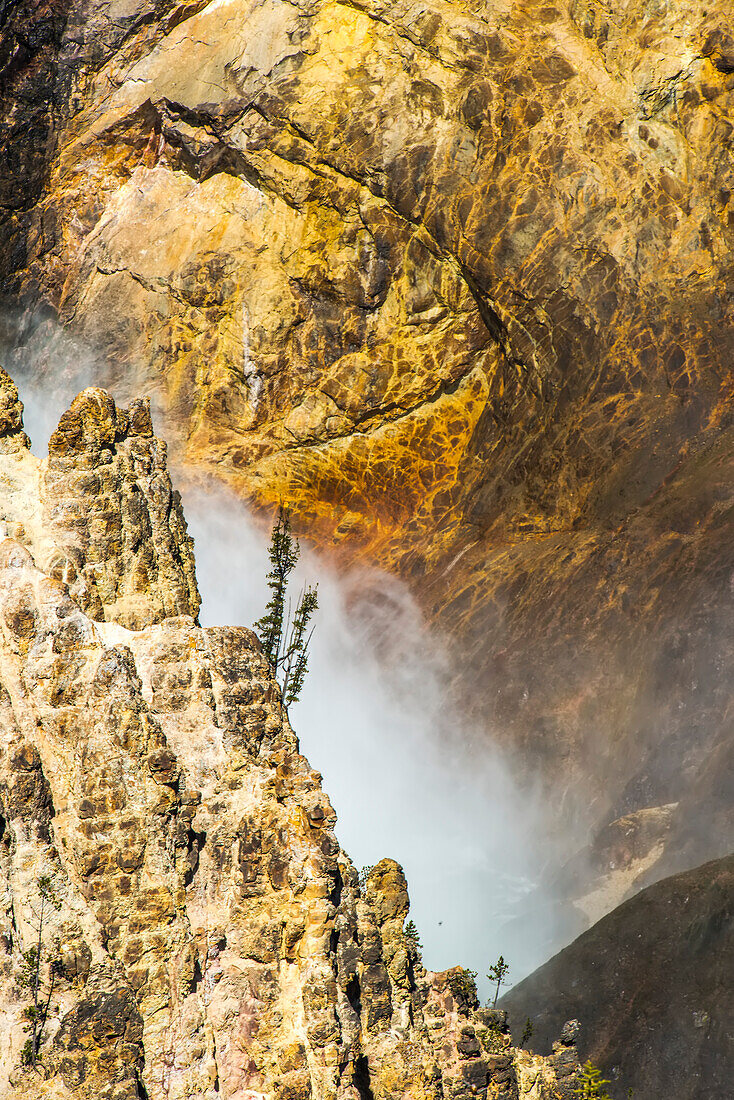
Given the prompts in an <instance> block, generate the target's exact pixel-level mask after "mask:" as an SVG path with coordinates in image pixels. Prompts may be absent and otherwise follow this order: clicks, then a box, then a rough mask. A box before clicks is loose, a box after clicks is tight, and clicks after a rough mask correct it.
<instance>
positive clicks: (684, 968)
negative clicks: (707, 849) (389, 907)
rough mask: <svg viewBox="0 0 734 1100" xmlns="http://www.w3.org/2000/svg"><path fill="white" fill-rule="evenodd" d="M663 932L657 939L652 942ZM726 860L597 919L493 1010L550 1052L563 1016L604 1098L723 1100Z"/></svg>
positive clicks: (730, 916)
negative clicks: (603, 1087) (574, 1022)
mask: <svg viewBox="0 0 734 1100" xmlns="http://www.w3.org/2000/svg"><path fill="white" fill-rule="evenodd" d="M661 929H662V930H664V935H661V934H660V933H661ZM733 971H734V856H729V857H727V858H726V859H722V860H717V861H715V862H712V863H708V864H705V865H704V866H702V867H697V868H695V869H694V870H692V871H686V872H684V873H682V874H679V875H674V876H672V877H670V878H667V879H664V880H663V881H662V882H658V883H656V884H655V885H653V886H650V887H648V888H647V889H645V890H643V891H642V893H640V894H638V895H637V896H636V897H634V898H631V899H630V900H629V901H627V902H625V904H624V905H620V906H619V908H618V909H615V911H614V912H613V913H610V914H609V915H608V916H606V917H604V919H603V920H600V921H599V923H598V924H595V925H594V927H593V928H591V929H590V930H589V931H588V932H585V933H584V934H583V935H582V936H580V937H579V939H578V940H576V941H575V943H573V944H571V945H570V947H567V948H565V949H564V950H563V951H561V952H560V953H559V954H558V955H556V956H555V958H553V959H551V960H550V961H549V962H548V963H546V964H545V966H542V967H540V969H539V970H537V971H536V972H535V974H533V975H531V976H530V977H529V978H527V979H526V980H525V981H524V982H521V983H520V984H519V985H517V986H515V988H514V989H512V990H510V992H509V993H508V994H506V995H505V997H503V999H502V1004H503V1005H504V1006H505V1007H506V1008H507V1009H509V1011H510V1014H511V1017H512V1019H513V1021H514V1023H515V1025H519V1026H516V1027H514V1028H513V1031H515V1032H516V1034H519V1031H520V1030H521V1028H522V1020H524V1019H525V1017H526V1016H527V1015H530V1016H531V1017H532V1019H533V1023H534V1028H535V1030H534V1033H533V1043H534V1044H535V1049H538V1050H550V1049H551V1043H552V1040H553V1039H555V1037H556V1035H557V1034H558V1029H559V1028H560V1027H561V1026H562V1024H563V1021H564V1020H566V1019H567V1017H568V1015H579V1016H580V1018H581V1019H583V1020H584V1021H585V1023H586V1025H587V1026H586V1027H585V1028H584V1031H583V1032H582V1034H581V1036H580V1037H579V1049H580V1051H581V1053H582V1056H583V1058H588V1057H591V1058H593V1059H594V1061H595V1062H597V1063H598V1064H600V1065H601V1066H602V1067H603V1069H604V1071H605V1073H604V1076H605V1077H609V1078H611V1079H612V1080H613V1082H614V1087H613V1090H612V1091H613V1095H619V1096H625V1095H627V1090H628V1089H632V1094H633V1096H635V1097H641V1098H644V1100H647V1098H648V1097H649V1098H650V1100H654V1098H658V1097H669V1096H671V1097H672V1096H675V1097H684V1096H685V1097H690V1098H692V1100H693V1098H700V1100H726V1098H727V1097H729V1096H731V1061H730V1051H731V1021H732V1019H734V989H733V988H732V983H731V979H730V975H731V974H732V972H733Z"/></svg>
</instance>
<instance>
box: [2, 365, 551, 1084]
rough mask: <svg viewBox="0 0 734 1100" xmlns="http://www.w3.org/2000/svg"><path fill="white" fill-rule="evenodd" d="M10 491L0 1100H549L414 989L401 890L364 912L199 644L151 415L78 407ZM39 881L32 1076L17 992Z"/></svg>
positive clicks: (259, 733)
mask: <svg viewBox="0 0 734 1100" xmlns="http://www.w3.org/2000/svg"><path fill="white" fill-rule="evenodd" d="M4 386H5V391H6V393H8V394H9V395H10V396H11V397H12V393H13V391H12V389H11V387H10V383H9V381H8V380H4ZM12 426H13V430H15V431H20V430H21V427H22V426H21V425H18V424H16V423H15V422H13V425H12ZM0 463H2V469H1V470H0V485H4V486H5V487H6V488H5V490H4V495H3V496H2V507H3V510H4V521H5V523H6V525H7V526H8V527H9V528H12V530H13V536H14V537H9V538H5V539H4V541H2V542H1V543H0V977H1V979H2V980H1V982H0V1011H1V1012H2V1018H3V1034H4V1043H3V1045H2V1051H1V1052H0V1095H2V1096H3V1097H7V1098H8V1100H11V1098H13V1097H17V1098H18V1100H21V1098H22V1097H26V1098H28V1100H30V1098H31V1097H33V1100H40V1098H41V1097H48V1098H49V1100H50V1098H51V1097H59V1096H62V1095H63V1096H68V1097H75V1098H78V1100H82V1098H85V1100H86V1098H88V1097H89V1096H92V1095H94V1096H99V1097H103V1098H106V1100H141V1098H143V1097H146V1098H149V1100H184V1098H186V1097H199V1098H201V1100H215V1098H217V1100H225V1098H228V1100H258V1098H265V1097H268V1098H270V1097H273V1098H278V1100H302V1098H303V1100H305V1098H307V1097H314V1098H318V1100H330V1098H340V1100H342V1098H343V1100H371V1098H374V1100H383V1098H384V1100H387V1098H391V1100H394V1098H397V1097H405V1098H408V1097H412V1098H414V1100H439V1098H440V1097H452V1098H454V1100H470V1097H475V1096H478V1097H495V1096H496V1097H500V1096H502V1097H508V1098H509V1097H512V1098H513V1100H514V1098H516V1097H518V1096H520V1097H525V1098H527V1100H530V1098H533V1100H540V1098H541V1097H543V1098H549V1100H550V1098H554V1097H561V1096H563V1095H564V1093H563V1083H562V1081H563V1078H562V1075H557V1074H556V1072H555V1070H554V1068H553V1066H552V1064H551V1063H550V1062H548V1063H547V1064H546V1063H545V1062H543V1060H542V1059H536V1060H535V1061H536V1063H537V1066H536V1069H537V1070H538V1072H536V1073H535V1075H534V1076H533V1075H532V1074H531V1075H530V1076H528V1075H527V1074H526V1075H525V1077H523V1074H522V1072H521V1069H520V1067H521V1066H525V1067H527V1065H528V1064H530V1062H532V1059H531V1057H530V1056H529V1055H522V1056H520V1055H517V1056H516V1054H515V1052H514V1051H513V1049H512V1048H511V1047H510V1043H509V1038H507V1036H506V1035H500V1033H499V1032H498V1033H497V1036H496V1040H497V1041H498V1042H500V1044H501V1047H502V1050H501V1053H499V1054H498V1052H497V1050H494V1051H493V1052H491V1053H487V1052H486V1051H483V1048H482V1047H481V1046H480V1045H479V1039H478V1038H477V1035H480V1036H481V1035H482V1034H483V1033H486V1032H487V1029H486V1027H484V1032H483V1031H482V1028H483V1026H484V1025H483V1024H482V1020H481V1014H480V1015H479V1016H477V1014H476V1012H475V1008H476V1001H475V1000H472V997H471V996H469V995H467V994H466V986H465V985H463V986H462V985H461V983H460V984H459V986H458V987H457V986H456V983H455V982H454V983H453V985H452V980H451V972H449V974H448V975H433V974H429V973H426V971H425V969H424V968H423V966H422V963H421V960H420V956H419V954H418V952H417V950H416V947H415V945H414V943H413V941H412V939H410V937H408V936H406V935H405V933H404V922H405V918H406V916H407V913H408V907H409V901H408V891H407V885H406V882H405V878H404V876H403V873H402V871H401V869H400V868H399V867H398V865H397V864H396V863H395V862H394V861H392V860H389V859H385V860H383V861H382V862H381V863H379V864H378V865H377V866H376V867H375V868H373V869H372V870H371V872H370V874H369V877H368V879H367V881H366V883H365V884H364V887H363V888H361V887H360V884H359V878H358V875H357V873H356V871H355V869H354V867H353V866H352V864H351V862H350V860H349V858H348V856H347V855H346V854H345V853H344V852H343V851H342V850H341V848H340V846H339V843H338V841H337V840H336V837H335V835H334V820H335V817H334V812H333V810H332V808H331V805H330V803H329V800H328V797H327V796H326V794H325V793H324V792H323V790H322V789H321V782H320V776H319V775H318V774H317V773H316V772H314V771H313V769H312V768H311V767H310V765H309V764H308V761H307V760H306V759H305V758H304V757H303V756H302V755H301V753H300V752H299V748H298V741H297V738H296V736H295V734H294V733H293V730H292V729H291V727H290V724H289V722H288V717H287V714H286V712H285V711H284V709H283V706H282V703H281V698H280V692H279V689H278V686H277V684H276V683H275V682H274V680H273V679H272V677H271V675H270V671H269V668H268V665H267V662H266V660H265V658H264V657H263V654H262V652H261V649H260V646H259V643H258V641H257V639H256V638H255V636H254V635H253V634H252V633H251V632H250V631H248V630H246V629H244V628H233V627H229V628H227V627H222V628H208V629H203V628H201V627H200V626H199V625H198V624H197V621H196V615H195V612H196V609H197V607H198V601H197V600H196V599H195V591H196V589H195V582H194V580H193V556H192V548H191V542H190V540H189V539H188V536H186V534H185V527H184V525H183V519H182V517H181V514H180V509H179V506H178V504H177V502H176V498H175V497H174V496H173V494H172V491H171V487H170V481H169V479H168V475H167V472H166V470H165V464H164V450H163V448H162V446H161V444H160V443H159V441H157V440H156V439H155V437H154V436H153V434H152V429H151V426H150V418H149V414H148V410H147V406H145V405H144V404H142V403H138V404H135V405H133V406H131V408H130V409H129V410H127V411H124V410H120V409H118V408H116V406H115V404H114V402H113V401H112V400H111V399H110V398H109V396H108V395H107V394H106V393H104V392H103V391H100V390H87V391H85V392H84V393H82V394H81V395H80V397H79V398H78V399H77V400H76V401H75V402H74V403H73V404H72V407H71V409H70V410H69V411H68V412H67V413H66V414H64V416H63V417H62V420H61V423H60V425H59V428H58V429H57V431H56V432H55V433H54V436H53V437H52V440H51V444H50V447H49V457H48V459H47V460H45V461H43V462H39V461H38V460H36V459H34V458H33V456H32V455H30V453H29V452H28V451H27V449H26V448H23V453H22V454H21V453H20V452H15V451H12V452H9V453H7V454H3V455H1V456H0ZM8 486H10V488H7V487H8ZM34 494H35V495H34ZM161 501H164V502H166V507H162V504H161ZM21 503H24V505H25V507H24V509H21V508H20V504H21ZM14 508H18V509H19V511H18V518H14V516H13V510H14ZM164 517H167V522H164ZM171 517H173V518H171ZM57 540H67V541H65V542H63V545H72V546H73V547H74V550H75V554H76V557H75V559H74V561H75V568H74V570H73V571H72V572H71V575H69V576H67V577H66V579H65V578H64V577H63V576H61V575H56V574H57V573H58V570H57V569H56V566H55V563H56V562H57V560H58V559H57V557H55V556H54V555H55V553H56V550H55V547H57ZM61 544H62V542H61V541H59V542H58V545H61ZM101 554H104V564H105V570H104V572H102V573H101V574H100V572H98V571H97V572H94V573H93V574H92V575H93V576H94V582H95V583H94V588H93V592H94V593H95V594H96V598H92V596H90V588H86V587H84V586H83V585H81V584H80V582H79V578H80V577H87V576H89V575H90V574H89V570H88V569H87V567H88V566H89V565H90V564H91V565H94V564H95V563H98V562H99V561H100V557H99V555H101ZM139 562H145V563H146V564H145V568H143V567H140V568H139V567H138V563H139ZM100 577H101V580H100ZM90 587H91V585H90ZM153 587H155V588H156V589H157V593H156V594H155V596H154V594H153V593H152V591H151V590H152V588H153ZM186 600H188V601H189V602H188V603H186V602H185V601H186ZM130 624H132V626H131V625H130ZM44 877H45V878H46V879H47V880H48V881H49V882H50V883H51V885H52V889H53V892H54V896H55V898H56V899H57V903H58V907H48V908H47V909H46V910H45V912H46V918H45V924H44V927H43V932H42V944H43V956H42V962H43V976H44V979H48V980H49V981H50V980H51V976H53V995H52V997H51V998H50V1000H49V1004H50V1006H51V1009H50V1016H49V1026H48V1032H47V1037H46V1039H45V1042H44V1044H43V1048H42V1058H41V1065H40V1067H37V1068H36V1069H33V1068H30V1067H26V1068H24V1067H23V1065H22V1050H23V1046H24V1043H25V1042H26V1039H27V1033H26V1031H25V1030H24V1024H25V1023H27V1016H26V1015H24V1008H25V1006H26V1005H27V1003H28V993H27V990H24V988H23V985H22V981H21V979H22V974H23V968H24V956H23V952H25V951H27V950H28V949H29V947H30V945H31V944H32V943H35V942H37V940H36V938H35V937H36V932H35V930H34V920H37V912H38V902H39V896H40V890H41V885H40V882H41V880H42V879H44ZM34 911H35V914H36V916H34ZM462 991H463V992H462ZM516 1066H517V1067H518V1068H517V1070H516ZM541 1070H542V1073H541V1072H540V1071H541ZM538 1074H540V1076H539V1075H538ZM531 1077H532V1081H531V1080H530V1078H531ZM541 1079H542V1088H541V1085H540V1084H539V1082H540V1081H541ZM559 1081H560V1084H559V1083H558V1082H559ZM523 1082H525V1084H523Z"/></svg>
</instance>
